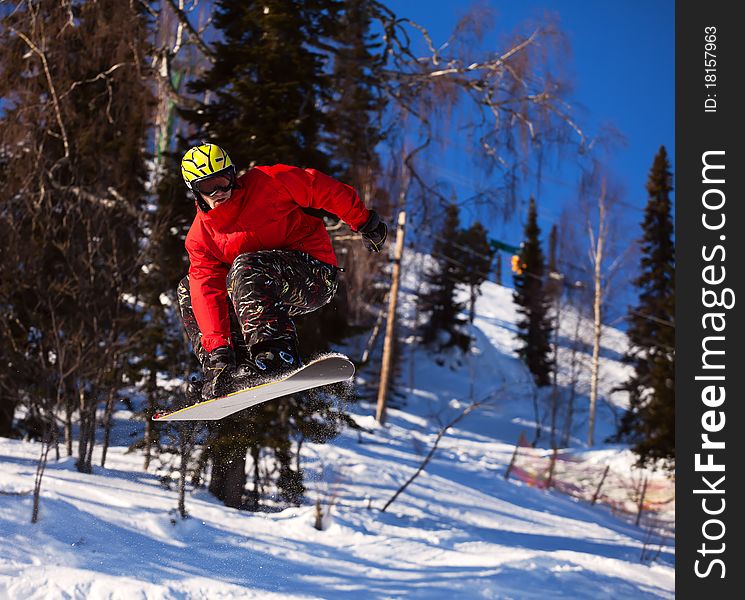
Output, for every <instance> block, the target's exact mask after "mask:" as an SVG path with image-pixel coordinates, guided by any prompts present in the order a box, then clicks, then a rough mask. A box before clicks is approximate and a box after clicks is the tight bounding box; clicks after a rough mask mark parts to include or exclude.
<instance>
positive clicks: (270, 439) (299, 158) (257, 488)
mask: <svg viewBox="0 0 745 600" xmlns="http://www.w3.org/2000/svg"><path fill="white" fill-rule="evenodd" d="M338 9H339V3H338V2H336V0H313V1H311V2H303V1H300V0H267V1H262V2H253V1H248V2H245V1H243V0H240V1H239V0H220V1H219V2H218V3H217V9H216V14H215V26H216V27H217V28H218V29H219V30H221V32H222V39H221V41H219V42H217V43H215V44H214V49H215V62H214V64H213V65H212V67H211V68H210V69H209V70H208V71H207V72H206V73H205V74H204V76H203V77H201V78H200V79H199V80H197V81H195V82H193V83H192V84H191V85H190V89H191V91H192V92H194V93H201V92H209V94H207V95H208V96H209V100H208V101H207V103H206V104H204V105H202V106H200V107H199V109H198V110H186V111H182V115H183V117H184V118H185V119H186V120H187V121H188V122H190V123H191V124H192V125H193V126H194V127H195V128H196V129H197V135H196V136H194V138H195V139H199V138H200V137H201V138H206V137H207V138H209V140H210V141H212V142H216V143H219V144H222V145H224V147H225V148H226V149H227V150H228V151H229V153H230V155H231V158H232V159H233V162H234V163H235V164H236V165H237V166H238V168H239V169H240V168H241V167H248V166H252V165H255V164H273V163H287V164H292V165H296V166H300V167H313V168H316V169H319V170H322V171H326V172H329V171H330V166H331V162H330V160H329V153H328V150H329V148H328V142H329V140H330V139H331V138H330V136H329V135H328V134H327V125H328V117H327V115H326V113H325V112H324V108H325V107H326V106H327V104H328V101H329V98H330V97H331V94H330V83H331V81H332V78H331V76H330V73H329V72H328V69H325V68H324V57H323V56H322V55H321V54H320V53H319V52H318V51H317V50H316V49H315V48H317V47H318V45H319V43H320V42H321V40H326V39H327V38H328V37H329V32H330V31H331V30H332V29H333V27H334V26H338V25H337V24H336V23H335V22H334V19H335V18H336V16H337V14H338ZM361 118H362V117H361ZM296 324H297V326H298V337H299V340H300V351H301V354H302V355H303V356H308V355H310V354H311V353H316V352H319V351H324V350H327V349H328V346H327V342H326V340H327V339H328V337H329V336H328V335H326V332H325V331H324V329H323V326H324V321H323V318H322V313H321V311H316V312H315V313H313V314H310V315H305V316H303V317H301V318H298V319H297V320H296ZM309 402H310V400H309V394H296V395H294V396H291V397H286V398H283V399H281V400H278V401H274V402H270V403H266V404H263V405H261V406H257V407H255V408H254V409H252V410H251V411H246V412H245V413H241V414H239V415H236V416H234V417H231V418H229V419H224V420H223V421H221V422H220V423H217V424H211V425H210V433H209V436H208V441H207V444H206V446H205V450H204V454H203V456H202V460H201V461H200V462H201V464H203V465H204V464H206V462H207V460H208V459H209V460H210V461H211V464H212V469H211V473H212V478H211V481H210V484H209V489H210V491H211V492H212V493H213V494H214V495H215V496H216V497H218V498H220V499H221V500H223V502H225V503H226V504H227V505H229V506H235V507H246V508H257V507H258V504H259V501H260V494H261V491H262V490H261V481H263V480H264V479H265V478H264V477H262V476H261V474H260V465H259V463H258V461H259V460H260V459H263V458H264V457H265V456H266V453H265V452H264V451H265V450H266V451H267V452H270V453H271V454H272V455H273V457H274V460H275V462H276V464H277V465H278V475H277V470H272V471H271V474H272V475H274V476H275V477H274V481H275V483H276V485H277V487H278V491H279V494H280V496H281V497H282V498H283V499H284V500H286V501H289V502H294V503H297V502H300V501H301V500H302V495H303V493H304V486H303V483H302V472H301V471H300V469H299V468H298V467H299V461H296V460H293V458H294V457H293V453H292V446H291V444H290V440H291V439H292V438H293V436H295V437H297V438H299V442H298V443H299V444H300V443H301V440H302V439H303V436H304V433H303V431H305V429H307V426H310V424H312V422H313V421H314V420H318V417H319V411H318V410H316V411H313V410H309V409H308V404H309ZM249 451H250V454H251V457H252V459H253V466H252V469H253V473H254V490H253V492H250V493H248V494H245V490H244V488H245V484H246V472H245V470H246V466H247V462H246V455H247V453H249ZM293 467H295V468H293ZM265 475H266V473H265Z"/></svg>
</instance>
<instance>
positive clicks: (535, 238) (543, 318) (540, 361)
mask: <svg viewBox="0 0 745 600" xmlns="http://www.w3.org/2000/svg"><path fill="white" fill-rule="evenodd" d="M540 234H541V230H540V228H539V227H538V211H537V209H536V204H535V200H534V199H533V198H531V199H530V207H529V209H528V222H527V223H526V225H525V233H524V236H525V241H524V242H523V245H522V248H521V249H520V253H519V255H518V263H519V264H520V265H521V272H518V273H515V275H514V277H513V279H514V282H515V292H514V294H513V298H514V301H515V303H516V304H517V306H518V309H517V310H518V312H519V313H520V314H521V315H522V316H523V318H522V319H521V320H520V321H519V322H518V324H517V326H518V329H519V333H518V337H519V338H520V340H522V342H523V346H522V347H521V348H520V350H518V354H519V356H520V358H522V359H523V361H525V364H526V365H527V367H528V369H529V370H530V372H531V373H532V374H533V377H534V378H535V382H536V384H537V385H539V386H545V385H549V384H550V383H551V381H550V373H551V369H552V362H551V358H550V357H551V344H550V339H551V330H552V324H551V319H550V318H549V314H548V311H549V306H550V298H549V297H548V295H547V293H546V285H545V282H544V271H545V264H544V257H543V251H542V250H541V243H540V239H539V238H540Z"/></svg>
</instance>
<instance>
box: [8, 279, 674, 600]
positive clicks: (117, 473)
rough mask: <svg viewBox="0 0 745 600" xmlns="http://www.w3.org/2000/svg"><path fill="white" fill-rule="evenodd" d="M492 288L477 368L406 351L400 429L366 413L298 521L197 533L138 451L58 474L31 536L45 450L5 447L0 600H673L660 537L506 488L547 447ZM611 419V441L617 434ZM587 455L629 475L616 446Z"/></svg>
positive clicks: (509, 309)
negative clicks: (527, 440) (520, 445)
mask: <svg viewBox="0 0 745 600" xmlns="http://www.w3.org/2000/svg"><path fill="white" fill-rule="evenodd" d="M483 290H484V294H483V295H482V296H481V297H480V298H479V300H478V305H477V318H476V320H475V322H474V329H473V331H472V334H473V335H474V337H475V340H476V342H475V349H474V352H473V353H472V354H471V355H469V356H467V357H462V356H459V355H457V354H455V353H451V354H446V355H443V356H432V355H431V354H429V353H427V352H426V351H424V350H423V349H421V348H418V349H415V347H414V346H412V345H408V346H405V348H404V352H403V355H402V358H401V364H400V365H399V367H400V368H399V374H398V379H397V389H398V397H397V399H396V402H395V405H397V406H398V408H391V409H390V410H389V411H388V419H387V422H386V425H385V426H383V427H381V426H379V425H378V424H377V423H376V422H375V420H374V419H373V417H372V415H373V413H374V407H373V406H372V404H370V403H368V402H361V403H360V404H358V405H356V406H353V407H350V409H349V410H350V412H351V413H352V414H353V415H354V418H355V419H356V421H357V422H358V423H359V424H360V425H362V426H363V427H365V428H366V431H364V432H361V433H358V432H354V431H348V432H345V433H344V434H342V435H341V436H340V437H338V438H337V439H336V440H333V441H332V442H330V443H328V444H326V445H322V446H321V445H309V446H308V447H307V448H306V447H304V449H303V452H304V454H303V466H304V468H305V469H306V484H307V487H308V494H307V497H308V503H307V505H304V506H302V507H299V508H287V509H285V510H282V511H281V512H275V513H268V512H267V513H249V512H242V511H236V510H232V509H228V508H225V507H224V506H222V505H221V504H220V503H219V502H218V501H216V500H215V499H213V498H212V497H211V496H210V495H209V494H208V493H207V492H206V491H204V490H196V491H193V492H191V493H190V494H189V496H188V498H187V510H188V511H189V513H190V515H191V516H190V518H189V519H187V520H181V519H179V518H178V517H177V516H176V514H175V510H174V509H175V507H176V493H175V491H173V490H167V489H164V488H163V487H162V486H161V485H160V483H159V480H158V477H157V476H156V474H154V473H144V472H142V470H141V466H142V457H141V456H140V455H138V454H126V453H125V446H124V445H122V446H116V447H114V448H111V449H110V450H109V457H108V459H107V463H106V468H105V469H101V468H94V473H93V474H91V475H83V474H80V473H78V472H77V471H76V470H75V468H74V464H73V459H71V458H63V459H62V460H60V461H59V462H55V461H52V462H51V463H50V465H49V467H48V469H47V473H46V475H45V478H44V486H43V491H42V500H41V513H40V519H39V523H37V524H36V525H31V524H30V523H29V520H30V515H31V496H30V495H28V494H25V493H24V492H27V491H29V490H31V488H32V487H33V478H34V471H35V463H36V458H37V453H38V450H39V448H38V446H37V445H36V444H35V443H30V442H22V441H16V440H0V463H1V464H2V472H1V473H0V536H1V538H2V544H1V545H0V598H5V597H9V598H24V599H25V598H122V599H124V598H127V599H128V598H136V597H139V598H343V597H351V596H354V597H356V598H409V597H414V598H448V599H452V598H516V599H522V598H526V599H527V598H573V599H575V598H598V597H607V598H630V599H632V598H633V599H639V598H657V597H663V598H671V597H673V582H674V575H673V572H674V568H673V563H674V556H673V549H672V548H671V547H669V546H665V545H663V546H662V547H661V548H660V549H659V553H658V555H657V556H656V559H655V560H654V561H653V562H651V563H650V562H649V561H645V562H644V563H642V562H640V556H641V553H642V549H643V547H644V546H645V543H647V542H648V541H649V540H648V539H647V535H648V534H647V532H646V531H645V530H643V529H640V528H637V527H635V526H634V525H633V524H630V523H628V522H627V521H625V520H623V519H620V518H618V517H617V516H614V515H613V514H612V513H611V511H610V510H609V509H608V508H607V507H603V506H590V505H589V503H586V502H581V501H578V500H575V499H572V498H570V497H568V496H565V495H562V494H561V493H559V492H557V491H554V490H551V491H545V490H541V489H537V488H534V487H529V486H527V485H525V484H523V483H521V482H520V481H516V480H515V479H514V478H513V479H510V480H505V478H504V472H505V469H506V467H507V465H508V463H509V461H510V458H511V456H512V452H513V449H514V443H515V441H516V439H517V437H518V435H519V434H520V432H521V431H524V432H526V433H528V434H529V435H531V436H532V435H533V431H534V427H533V426H534V424H535V417H534V415H535V410H534V405H533V402H532V398H533V396H532V386H531V384H530V378H529V377H528V375H527V373H526V372H525V370H524V368H523V366H522V364H521V363H520V362H519V361H518V360H517V359H516V358H515V357H514V354H513V350H514V347H515V339H514V322H515V320H516V316H515V310H514V306H513V305H512V301H511V292H510V290H507V289H505V288H502V287H500V286H497V285H495V284H493V283H487V284H485V285H484V288H483ZM413 292H414V288H413V280H409V281H406V282H404V294H403V302H402V313H403V314H404V318H403V319H402V323H403V325H404V327H405V326H406V325H407V324H409V325H410V324H411V318H412V315H413V305H412V300H413ZM404 337H406V335H405V332H404ZM606 339H608V340H610V341H609V342H608V345H607V347H606V348H605V351H604V353H603V356H604V358H603V366H602V368H603V371H604V373H605V377H604V385H605V386H607V387H605V388H604V389H606V390H607V389H610V387H612V384H613V383H614V382H615V383H618V382H620V380H622V379H623V378H624V377H625V373H626V372H625V371H624V369H625V367H623V366H622V365H620V364H619V363H618V362H617V357H618V356H617V355H618V354H619V353H620V352H622V350H623V346H622V344H623V335H622V334H620V333H618V332H615V331H611V332H609V336H608V337H607V338H606ZM364 379H365V372H364V370H363V372H362V373H361V381H362V382H363V381H364ZM474 400H475V401H480V400H483V401H485V403H484V404H483V405H482V406H480V407H479V408H478V409H476V410H474V411H473V412H472V413H470V414H469V415H468V416H467V417H465V418H464V419H463V420H462V421H460V422H459V423H458V424H457V425H455V426H454V427H453V428H451V429H450V430H449V431H448V432H447V433H446V435H445V436H444V437H443V438H442V440H441V441H440V443H439V446H438V450H437V452H436V453H435V455H434V457H433V459H432V461H431V462H430V463H429V464H428V465H427V467H426V469H425V470H424V472H422V473H421V475H419V477H418V478H417V479H415V480H414V482H413V483H412V484H411V485H410V486H409V487H408V488H407V489H406V490H405V491H404V492H403V493H402V494H401V495H400V496H399V497H398V498H397V499H396V501H395V502H394V503H393V504H391V506H390V507H389V508H388V510H387V511H386V512H384V513H383V512H381V511H380V509H381V508H382V506H383V505H384V504H385V503H386V502H387V501H388V500H389V499H390V498H391V496H392V495H393V494H394V493H395V491H396V490H397V489H398V488H399V487H400V486H401V485H402V484H403V483H404V482H405V481H406V480H407V479H408V478H409V477H410V476H411V475H412V474H413V473H414V472H415V471H416V469H417V467H418V466H419V465H420V464H421V462H422V460H423V459H424V457H425V455H426V454H427V452H428V451H429V449H430V447H431V446H432V444H433V443H434V441H435V437H436V435H437V433H438V431H439V430H440V428H441V427H442V425H443V424H445V423H448V422H449V421H450V420H451V419H453V418H454V417H456V416H457V415H458V414H459V413H460V411H461V410H463V408H465V407H466V406H468V405H469V404H470V403H471V402H472V401H474ZM542 400H545V399H542V398H539V401H542ZM580 402H581V400H580ZM585 402H586V399H585ZM604 406H605V408H604V409H603V410H601V411H600V413H599V416H600V420H601V423H600V424H599V427H600V429H601V431H599V433H598V435H597V439H599V440H602V439H603V438H604V433H609V432H610V431H612V426H613V410H612V407H610V406H608V405H604ZM538 409H539V417H540V416H541V415H542V414H543V415H544V416H545V411H544V407H543V406H542V405H539V407H538ZM124 416H126V413H121V415H120V418H121V417H124ZM582 426H583V425H582V422H581V420H580V421H578V424H577V428H576V431H573V435H574V436H575V438H574V439H575V441H576V443H577V444H579V443H580V442H579V439H581V437H582V435H583V433H582ZM122 443H124V442H123V441H122ZM543 443H544V444H547V443H548V440H546V439H544V440H543ZM539 444H540V442H539ZM578 450H579V449H578ZM581 450H582V451H583V452H582V453H583V455H584V456H588V455H589V456H592V455H593V453H599V454H602V455H603V456H604V457H605V459H607V458H608V457H609V456H610V457H611V458H612V459H613V460H615V461H616V462H621V463H623V464H628V462H629V460H630V459H629V458H628V455H627V453H623V452H621V451H620V450H619V449H616V448H615V447H608V446H603V447H598V448H595V449H587V448H581ZM96 460H99V459H98V457H97V455H94V463H95V462H96ZM317 499H320V501H321V504H322V506H323V507H324V510H325V511H326V512H327V513H329V514H328V515H327V516H326V518H325V519H324V525H325V528H324V530H323V531H318V530H316V529H315V528H314V527H313V521H314V516H315V507H314V506H313V503H314V502H315V501H316V500H317Z"/></svg>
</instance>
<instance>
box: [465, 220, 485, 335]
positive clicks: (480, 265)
mask: <svg viewBox="0 0 745 600" xmlns="http://www.w3.org/2000/svg"><path fill="white" fill-rule="evenodd" d="M457 249H458V250H460V254H461V256H460V259H459V261H460V263H461V268H460V273H459V279H460V280H461V281H462V282H463V283H464V284H465V285H467V286H468V290H469V292H470V302H469V306H468V321H469V323H473V319H474V315H475V310H476V298H477V297H478V295H479V294H480V293H481V291H480V288H481V284H482V283H484V281H486V279H487V278H488V276H489V270H490V269H491V263H492V260H493V259H494V250H493V249H492V247H491V246H490V245H489V240H488V238H487V235H486V229H484V226H483V225H482V224H481V223H479V222H478V221H476V222H475V223H474V224H473V225H471V227H469V228H468V229H466V230H464V231H461V232H460V235H459V236H458V247H457Z"/></svg>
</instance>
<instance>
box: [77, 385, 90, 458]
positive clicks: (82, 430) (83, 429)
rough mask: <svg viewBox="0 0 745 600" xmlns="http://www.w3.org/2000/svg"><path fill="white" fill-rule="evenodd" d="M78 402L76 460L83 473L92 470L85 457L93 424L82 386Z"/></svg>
mask: <svg viewBox="0 0 745 600" xmlns="http://www.w3.org/2000/svg"><path fill="white" fill-rule="evenodd" d="M78 402H79V406H78V408H79V412H80V427H79V431H78V460H77V461H75V467H76V468H77V470H78V471H80V472H81V473H90V470H87V469H86V464H85V457H86V456H87V455H88V428H89V427H90V426H91V424H90V422H89V417H88V414H89V411H88V410H86V408H87V407H86V402H85V389H84V388H82V387H81V388H80V389H79V390H78Z"/></svg>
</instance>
